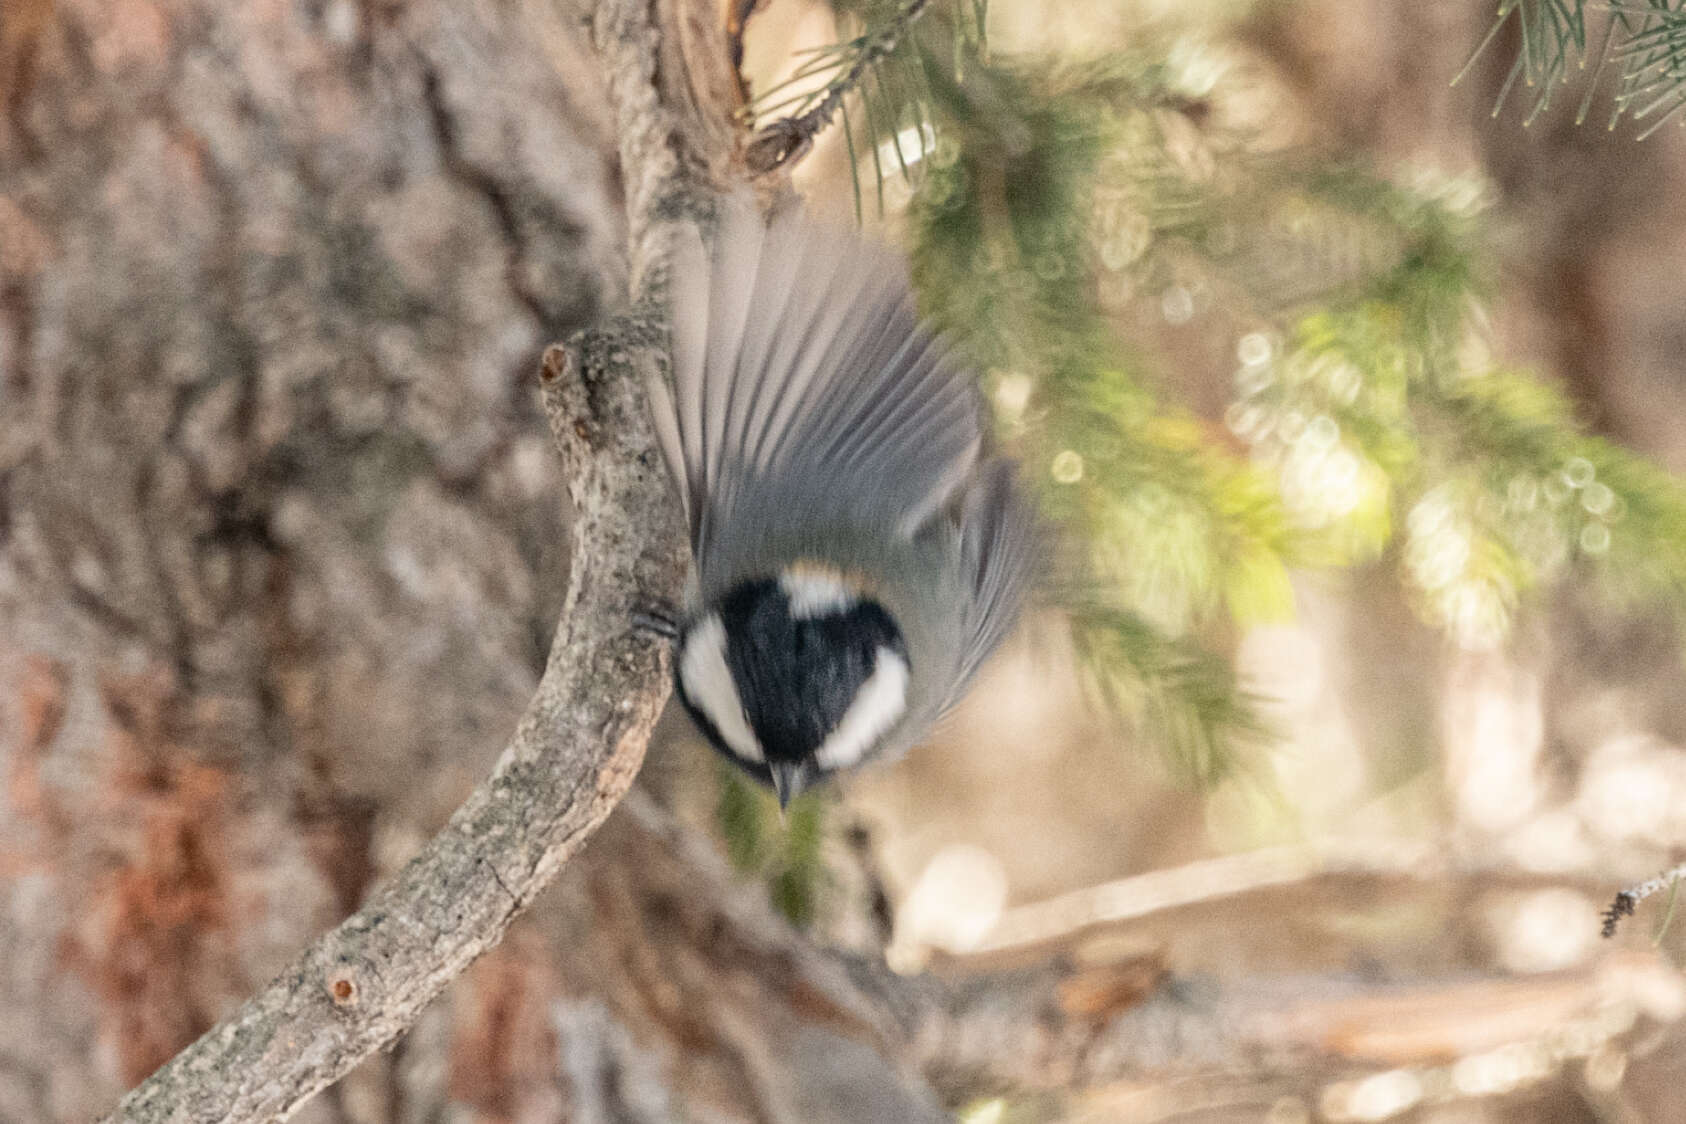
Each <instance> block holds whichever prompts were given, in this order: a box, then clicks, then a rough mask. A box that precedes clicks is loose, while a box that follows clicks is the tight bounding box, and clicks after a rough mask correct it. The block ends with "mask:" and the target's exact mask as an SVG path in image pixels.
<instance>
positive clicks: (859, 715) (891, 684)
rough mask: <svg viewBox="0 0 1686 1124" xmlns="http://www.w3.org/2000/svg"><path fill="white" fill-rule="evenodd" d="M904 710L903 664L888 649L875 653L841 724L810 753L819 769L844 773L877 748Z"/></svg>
mask: <svg viewBox="0 0 1686 1124" xmlns="http://www.w3.org/2000/svg"><path fill="white" fill-rule="evenodd" d="M906 709H907V661H906V660H904V659H903V658H902V657H901V656H899V655H897V654H896V653H895V652H893V651H891V650H890V649H888V648H880V649H878V664H877V666H876V667H874V668H873V671H872V675H871V676H870V677H869V678H868V679H867V681H866V682H865V683H862V684H861V689H860V690H859V691H858V692H856V693H855V701H854V702H852V703H850V704H849V709H848V710H846V711H844V712H843V720H842V721H841V722H839V723H838V724H837V728H836V729H835V730H833V731H831V735H830V736H829V737H827V738H826V739H825V741H824V742H822V743H821V745H820V748H819V749H818V750H816V751H815V752H814V760H816V761H818V762H819V764H820V767H821V768H822V769H847V768H849V767H850V766H852V765H857V764H859V763H860V761H861V758H863V757H865V756H866V754H867V752H868V751H869V750H871V749H872V748H873V747H874V746H876V745H877V744H878V740H879V739H880V738H882V737H883V736H884V735H885V734H886V733H888V732H889V730H890V727H891V726H893V725H895V724H896V720H897V719H899V718H900V717H901V716H902V712H903V711H905V710H906Z"/></svg>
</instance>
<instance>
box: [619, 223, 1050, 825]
mask: <svg viewBox="0 0 1686 1124" xmlns="http://www.w3.org/2000/svg"><path fill="white" fill-rule="evenodd" d="M671 262H672V266H671V274H670V279H669V299H670V325H671V341H670V342H671V363H670V366H669V374H667V375H665V376H664V375H662V374H659V373H658V374H657V375H656V376H655V377H653V378H652V380H651V382H650V385H649V387H648V396H649V401H650V406H651V417H652V421H653V423H654V428H655V431H656V436H657V442H658V444H659V446H660V448H661V450H662V454H663V458H664V460H665V461H666V463H667V466H668V468H669V470H670V471H671V473H672V476H673V478H674V481H675V483H676V485H677V488H678V492H679V496H680V502H681V505H682V507H683V509H684V515H685V519H686V522H687V526H688V528H689V532H690V544H691V551H692V563H693V565H692V577H691V579H690V581H689V582H688V593H687V599H686V607H685V609H684V611H683V615H682V617H681V619H680V620H679V622H677V628H676V647H675V654H674V660H673V664H674V677H675V686H676V688H677V694H678V696H679V698H680V700H681V702H682V703H683V705H684V707H685V709H686V710H687V711H688V712H689V714H690V716H691V718H692V719H693V720H694V722H695V724H696V726H697V727H698V729H699V730H700V732H701V733H702V734H703V736H704V737H705V738H706V740H707V741H708V742H709V744H710V745H712V746H713V747H714V749H716V750H717V751H719V752H720V753H721V754H722V755H723V756H724V757H725V758H726V759H727V760H729V761H730V762H732V763H733V764H734V765H736V766H737V767H739V768H740V769H742V770H743V771H744V772H745V773H747V774H748V775H749V776H751V777H753V778H755V779H756V780H758V781H760V782H761V783H762V784H763V785H767V786H770V787H771V788H772V789H773V790H774V793H775V794H776V796H777V799H778V803H779V807H780V808H781V810H782V809H783V808H784V807H785V806H786V805H787V804H788V803H789V801H790V800H791V799H792V798H793V797H795V796H796V795H798V794H800V793H801V792H803V791H804V790H806V789H808V788H810V787H812V786H814V785H816V784H819V783H820V782H822V781H825V780H826V779H828V778H830V777H833V776H835V775H837V774H839V773H843V772H845V771H848V770H852V769H854V768H856V767H857V766H860V765H862V764H865V763H867V762H868V761H872V760H885V761H890V760H895V759H896V758H898V757H900V756H901V755H903V754H905V753H906V752H907V751H908V749H910V748H911V747H912V746H914V745H916V744H918V743H919V742H920V741H921V740H922V739H923V738H924V737H925V736H926V735H927V734H929V733H930V731H931V729H932V728H933V726H934V725H935V724H936V723H937V721H938V720H939V719H941V718H942V717H943V716H944V715H945V714H946V713H948V711H949V710H951V709H952V708H953V707H954V706H955V704H956V703H958V702H959V701H960V699H961V697H962V696H963V695H964V694H965V692H966V690H967V688H968V687H969V685H970V684H971V682H972V681H973V679H974V677H975V676H976V674H977V672H978V669H979V668H980V666H981V665H982V664H983V663H984V661H985V660H986V659H987V658H988V657H989V656H990V654H991V653H992V652H994V651H995V649H996V648H997V647H999V645H1000V644H1001V642H1002V640H1003V639H1004V638H1005V637H1006V635H1007V633H1008V632H1009V631H1010V629H1011V628H1012V627H1013V624H1014V622H1015V619H1016V618H1017V616H1018V615H1019V613H1020V610H1021V607H1022V605H1023V604H1024V602H1025V600H1026V597H1027V594H1028V591H1029V589H1030V587H1031V586H1032V584H1033V582H1034V580H1035V572H1036V570H1037V566H1038V559H1039V554H1040V551H1039V545H1038V544H1039V542H1040V539H1041V531H1040V525H1039V521H1038V517H1037V515H1036V512H1035V510H1034V508H1033V505H1032V504H1031V503H1030V502H1029V500H1028V497H1027V496H1026V494H1025V492H1024V490H1023V488H1022V486H1021V484H1020V482H1019V480H1018V474H1017V468H1016V466H1015V465H1014V463H1013V462H1012V461H1010V460H1008V459H1006V458H1004V457H1001V456H999V455H996V454H994V453H993V452H991V451H989V449H988V441H987V439H986V438H987V425H986V414H985V407H984V403H983V399H982V396H981V393H980V391H979V387H978V380H977V377H976V375H975V373H974V372H973V371H972V370H971V369H970V368H969V367H968V366H967V364H966V363H965V362H964V361H963V359H962V358H961V356H960V354H959V352H958V350H957V349H956V347H955V346H954V345H953V343H952V342H951V341H950V340H949V339H948V338H947V337H945V336H944V335H943V334H942V333H940V332H938V331H937V330H935V329H934V328H933V327H932V326H931V325H930V324H929V323H927V322H926V321H923V320H921V318H920V316H919V314H918V311H917V306H916V303H915V298H914V293H913V288H912V284H911V281H910V278H909V273H908V269H907V266H906V264H905V263H904V261H903V259H902V258H901V257H900V256H899V255H898V254H897V253H896V252H895V251H893V250H891V249H890V248H888V247H886V246H884V245H882V244H880V243H878V242H876V241H874V240H872V239H871V238H869V237H867V236H864V235H862V234H861V233H859V232H858V231H856V230H853V229H843V228H840V227H836V226H832V225H828V224H827V223H825V222H823V221H821V220H817V219H814V218H812V217H810V216H809V215H808V214H807V213H806V212H805V211H804V210H803V208H802V207H801V206H800V204H793V203H787V204H786V205H785V206H783V207H781V208H776V209H775V210H774V213H773V214H772V216H771V217H770V218H768V219H764V218H763V217H762V216H761V213H760V212H759V210H758V209H757V208H756V206H755V204H754V203H753V201H751V200H749V199H747V198H744V197H738V196H725V197H722V199H721V200H720V202H719V204H718V206H717V208H716V219H715V223H714V230H713V237H712V238H711V239H709V240H707V241H706V242H705V240H704V238H703V236H702V234H701V233H700V232H696V231H692V232H691V233H690V234H689V235H687V236H684V237H682V238H681V239H680V241H679V242H678V244H677V246H676V248H675V250H674V252H673V254H672V255H671Z"/></svg>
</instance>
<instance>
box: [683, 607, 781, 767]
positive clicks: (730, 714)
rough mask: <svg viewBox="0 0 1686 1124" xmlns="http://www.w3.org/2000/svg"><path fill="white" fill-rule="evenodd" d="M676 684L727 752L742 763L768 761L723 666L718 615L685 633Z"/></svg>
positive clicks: (723, 634) (729, 671)
mask: <svg viewBox="0 0 1686 1124" xmlns="http://www.w3.org/2000/svg"><path fill="white" fill-rule="evenodd" d="M679 683H680V686H681V687H682V688H683V689H684V691H685V697H686V698H687V699H689V700H690V703H691V705H692V706H694V707H696V708H697V709H698V710H700V711H702V712H703V714H704V715H705V716H706V717H707V718H708V720H709V721H710V722H712V723H713V724H714V728H715V730H716V731H718V732H719V734H720V738H721V740H722V741H724V742H725V743H726V748H727V749H730V750H731V751H732V752H733V753H734V754H736V755H737V756H739V757H741V758H743V759H744V760H745V761H751V762H755V763H757V764H759V763H761V762H764V761H765V760H766V759H767V755H766V754H765V753H764V752H762V749H761V742H760V739H758V738H757V737H756V736H755V731H754V729H752V728H751V727H750V724H749V716H748V714H747V713H745V711H744V707H743V699H742V698H741V697H740V696H739V695H738V686H737V683H736V681H734V680H733V678H732V669H731V668H730V667H728V666H727V665H726V626H725V625H724V624H723V623H721V620H720V617H719V616H718V615H716V614H714V613H709V614H708V615H707V616H705V617H703V618H702V620H701V621H699V622H698V623H697V624H696V625H695V626H694V627H693V628H692V629H691V630H690V631H689V632H688V633H686V635H685V651H684V653H683V654H682V655H681V656H680V660H679Z"/></svg>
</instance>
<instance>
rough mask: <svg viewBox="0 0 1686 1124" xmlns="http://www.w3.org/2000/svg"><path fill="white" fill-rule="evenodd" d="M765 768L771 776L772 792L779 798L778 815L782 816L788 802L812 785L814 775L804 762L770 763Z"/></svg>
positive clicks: (788, 804)
mask: <svg viewBox="0 0 1686 1124" xmlns="http://www.w3.org/2000/svg"><path fill="white" fill-rule="evenodd" d="M767 768H768V769H769V770H770V771H771V772H772V774H773V792H774V793H775V794H777V796H778V798H779V813H780V814H781V815H782V814H783V813H784V810H785V809H786V808H787V807H789V806H790V802H791V801H792V800H794V799H796V798H797V797H798V796H801V795H802V790H803V789H805V788H807V787H808V786H809V785H810V784H812V783H813V780H814V773H813V770H812V769H810V768H809V767H808V765H807V763H806V762H804V761H770V762H768V763H767Z"/></svg>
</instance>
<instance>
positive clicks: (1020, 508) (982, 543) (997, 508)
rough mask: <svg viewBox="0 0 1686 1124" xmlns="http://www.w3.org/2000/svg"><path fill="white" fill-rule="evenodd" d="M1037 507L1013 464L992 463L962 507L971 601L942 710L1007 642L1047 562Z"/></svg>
mask: <svg viewBox="0 0 1686 1124" xmlns="http://www.w3.org/2000/svg"><path fill="white" fill-rule="evenodd" d="M1041 543H1042V534H1041V531H1040V528H1039V527H1038V521H1037V518H1036V512H1035V509H1034V508H1032V507H1031V505H1030V502H1029V501H1028V500H1027V499H1026V497H1025V496H1024V494H1023V493H1022V492H1021V491H1020V490H1019V487H1018V485H1017V482H1016V481H1015V479H1014V469H1013V465H1012V463H1011V462H1009V461H1005V460H992V461H990V462H989V463H988V464H986V465H984V466H983V468H982V469H981V470H980V471H979V472H978V474H977V476H976V477H975V479H974V480H973V481H972V483H971V485H970V487H968V489H967V491H966V495H965V497H964V499H963V501H962V503H961V509H960V557H961V565H962V569H963V572H962V577H963V579H964V580H966V581H967V582H968V583H969V584H970V593H971V598H970V602H969V607H968V615H967V620H966V626H965V629H964V632H963V637H964V638H963V641H962V647H961V651H960V660H959V663H958V665H957V669H956V675H955V680H954V685H953V687H952V688H950V690H949V692H948V696H947V698H946V699H945V700H944V702H943V705H942V709H943V710H944V711H947V710H948V709H949V708H950V707H952V706H954V704H956V703H958V702H959V701H960V698H961V696H963V695H964V694H965V693H966V689H967V688H968V687H970V686H971V683H972V679H973V677H974V676H976V675H977V673H978V669H979V668H980V667H982V666H983V663H984V661H985V660H987V659H988V658H989V656H990V654H991V653H993V652H994V651H995V649H996V648H997V647H999V646H1000V644H1001V641H1002V640H1004V639H1006V637H1007V633H1008V632H1010V631H1011V630H1012V627H1013V623H1014V622H1015V621H1016V620H1017V619H1018V615H1019V609H1020V607H1021V606H1022V605H1023V603H1024V600H1025V596H1026V594H1027V593H1028V592H1029V590H1030V587H1031V585H1032V583H1033V582H1034V581H1035V579H1036V575H1037V571H1038V570H1039V569H1040V566H1041V563H1042V557H1041V555H1042V551H1041Z"/></svg>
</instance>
